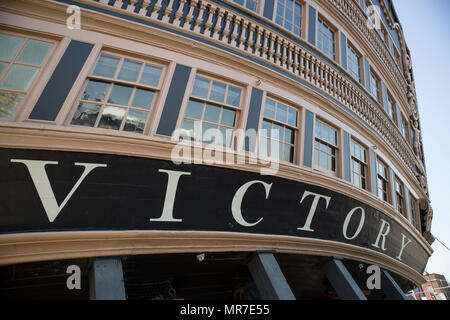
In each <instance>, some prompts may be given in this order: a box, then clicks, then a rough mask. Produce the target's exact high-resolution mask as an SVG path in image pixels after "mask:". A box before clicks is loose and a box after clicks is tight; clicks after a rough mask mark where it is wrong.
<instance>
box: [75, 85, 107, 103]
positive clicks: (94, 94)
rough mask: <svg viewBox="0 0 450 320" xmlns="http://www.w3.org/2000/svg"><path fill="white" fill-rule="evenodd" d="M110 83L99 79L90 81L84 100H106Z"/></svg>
mask: <svg viewBox="0 0 450 320" xmlns="http://www.w3.org/2000/svg"><path fill="white" fill-rule="evenodd" d="M109 86H110V84H109V83H106V82H99V81H92V80H91V81H89V83H88V85H87V86H86V89H85V90H84V93H83V96H82V98H81V99H82V100H89V101H99V102H101V101H104V100H105V97H106V94H107V92H108V89H109Z"/></svg>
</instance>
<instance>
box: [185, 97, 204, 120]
mask: <svg viewBox="0 0 450 320" xmlns="http://www.w3.org/2000/svg"><path fill="white" fill-rule="evenodd" d="M202 113H203V103H201V102H198V101H195V100H189V104H188V107H187V110H186V115H185V116H186V117H188V118H193V119H201V118H202Z"/></svg>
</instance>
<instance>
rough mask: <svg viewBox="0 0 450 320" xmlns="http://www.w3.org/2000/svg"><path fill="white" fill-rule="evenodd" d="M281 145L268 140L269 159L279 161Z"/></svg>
mask: <svg viewBox="0 0 450 320" xmlns="http://www.w3.org/2000/svg"><path fill="white" fill-rule="evenodd" d="M281 148H282V144H281V143H280V142H278V141H275V140H270V158H272V159H277V160H279V159H280V157H281V155H282V153H281Z"/></svg>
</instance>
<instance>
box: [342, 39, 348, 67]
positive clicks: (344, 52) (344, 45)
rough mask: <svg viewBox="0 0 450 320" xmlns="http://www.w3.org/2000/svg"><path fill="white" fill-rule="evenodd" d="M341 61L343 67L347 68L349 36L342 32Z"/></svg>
mask: <svg viewBox="0 0 450 320" xmlns="http://www.w3.org/2000/svg"><path fill="white" fill-rule="evenodd" d="M341 61H342V68H344V70H347V38H346V37H345V35H344V34H343V33H341Z"/></svg>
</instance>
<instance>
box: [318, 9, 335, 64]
mask: <svg viewBox="0 0 450 320" xmlns="http://www.w3.org/2000/svg"><path fill="white" fill-rule="evenodd" d="M318 24H319V27H318V35H317V37H318V38H317V42H318V43H317V47H318V48H319V50H321V51H322V52H323V53H325V54H326V55H327V56H329V57H330V58H331V59H333V60H334V59H335V40H334V31H333V30H332V29H331V27H329V26H328V25H327V24H326V23H325V22H324V21H323V20H322V19H321V18H319V19H318Z"/></svg>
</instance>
